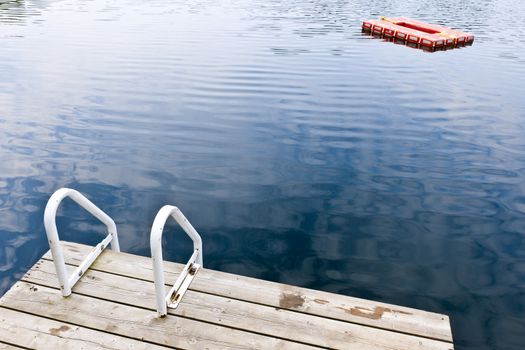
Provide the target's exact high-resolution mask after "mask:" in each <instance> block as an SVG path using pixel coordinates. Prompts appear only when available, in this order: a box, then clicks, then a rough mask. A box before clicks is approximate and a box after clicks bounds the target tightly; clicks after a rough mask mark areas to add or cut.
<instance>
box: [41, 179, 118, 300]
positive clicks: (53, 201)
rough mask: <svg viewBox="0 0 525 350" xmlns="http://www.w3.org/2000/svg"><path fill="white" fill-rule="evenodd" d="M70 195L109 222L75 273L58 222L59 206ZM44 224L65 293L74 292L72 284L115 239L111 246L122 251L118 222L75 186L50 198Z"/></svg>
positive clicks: (82, 205)
mask: <svg viewBox="0 0 525 350" xmlns="http://www.w3.org/2000/svg"><path fill="white" fill-rule="evenodd" d="M66 197H69V198H71V199H72V200H73V201H75V202H76V203H77V204H78V205H80V206H81V207H82V208H84V209H86V210H87V211H88V212H89V213H90V214H92V215H93V216H94V217H96V218H97V219H98V220H100V221H101V222H102V223H103V224H104V225H106V227H107V230H108V235H107V236H106V238H104V239H103V240H102V242H100V243H99V244H97V245H96V246H95V249H93V250H92V251H91V252H90V253H89V254H88V256H87V257H86V258H85V259H84V261H82V262H81V263H80V265H79V266H78V267H77V269H76V270H75V271H74V272H73V274H72V275H71V276H69V277H68V276H67V271H66V263H65V262H64V254H63V253H62V247H61V246H60V238H59V237H58V230H57V225H56V214H57V209H58V207H59V205H60V203H62V200H63V199H64V198H66ZM44 227H45V229H46V235H47V240H48V242H49V248H50V249H51V255H53V263H54V264H55V270H56V272H57V277H58V282H59V284H60V290H61V291H62V295H63V296H65V297H67V296H68V295H70V294H71V288H73V286H74V285H75V283H77V282H78V280H79V279H80V277H82V275H83V274H84V273H85V272H86V270H87V269H88V268H89V267H90V266H91V264H93V262H94V261H95V259H96V258H97V257H98V256H99V255H100V253H102V251H103V250H104V249H105V248H106V247H107V246H108V244H110V243H111V249H113V250H114V251H116V252H119V251H120V246H119V243H118V234H117V226H116V225H115V221H113V219H112V218H110V217H109V216H108V215H107V214H106V213H104V212H103V211H102V210H100V209H99V208H98V207H97V206H96V205H95V204H93V203H92V202H91V201H90V200H89V199H87V198H86V197H84V196H83V195H82V194H81V193H80V192H78V191H75V190H72V189H70V188H61V189H59V190H58V191H56V192H55V193H53V195H52V196H51V198H49V200H48V201H47V205H46V209H45V211H44Z"/></svg>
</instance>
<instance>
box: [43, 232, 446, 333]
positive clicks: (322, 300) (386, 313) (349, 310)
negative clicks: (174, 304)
mask: <svg viewBox="0 0 525 350" xmlns="http://www.w3.org/2000/svg"><path fill="white" fill-rule="evenodd" d="M63 247H64V256H65V259H66V262H68V263H70V264H73V265H78V263H79V262H80V261H81V260H82V259H83V258H84V256H85V255H86V254H87V253H88V252H89V251H90V250H91V249H92V247H90V246H86V245H81V244H77V243H71V242H63ZM43 258H44V259H51V254H50V253H49V252H47V253H46V254H45V255H44V257H43ZM164 268H165V275H166V281H167V282H168V283H172V281H175V279H176V278H177V276H178V273H179V272H180V271H181V270H182V268H183V265H182V264H177V263H173V262H165V265H164ZM91 269H92V270H98V271H103V272H108V273H114V274H119V275H124V276H129V277H132V278H139V279H144V280H148V281H151V280H152V278H153V272H152V266H151V260H150V259H149V258H144V257H140V256H137V255H131V254H126V253H118V254H117V253H114V252H113V251H110V250H107V251H105V252H104V253H103V254H101V256H100V257H99V258H98V259H97V260H96V261H95V263H94V264H93V265H92V266H91ZM190 288H191V289H192V290H195V291H200V292H205V293H209V294H215V295H220V296H224V297H228V298H232V299H238V300H245V301H249V302H253V303H258V304H263V305H268V306H272V307H277V308H282V309H288V310H293V311H298V312H302V313H307V314H312V315H317V316H323V317H327V318H333V319H337V320H342V321H347V322H352V323H357V324H363V325H368V326H373V327H377V328H382V329H386V330H392V331H396V332H403V333H407V334H414V335H418V336H423V337H428V338H432V339H438V340H444V341H448V342H452V333H451V329H450V322H449V318H448V316H446V315H441V314H436V313H432V312H427V311H422V310H416V309H411V308H407V307H402V306H396V305H391V304H386V303H380V302H374V301H369V300H364V299H359V298H353V297H348V296H342V295H337V294H333V293H327V292H321V291H315V290H311V289H305V288H299V287H294V286H290V285H284V284H279V283H274V282H269V281H263V280H259V279H254V278H249V277H244V276H239V275H233V274H229V273H224V272H219V271H214V270H209V269H202V270H201V271H199V273H198V276H197V278H195V280H194V281H193V283H192V285H191V287H190Z"/></svg>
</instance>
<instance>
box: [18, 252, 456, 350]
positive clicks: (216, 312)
mask: <svg viewBox="0 0 525 350" xmlns="http://www.w3.org/2000/svg"><path fill="white" fill-rule="evenodd" d="M68 269H69V270H70V272H72V271H73V270H74V266H68ZM23 280H24V281H26V282H30V283H36V284H39V285H42V286H47V287H52V288H57V289H58V285H57V282H56V278H55V274H54V266H53V264H52V262H51V261H46V260H41V261H40V262H38V263H37V264H36V265H35V266H34V267H33V268H32V269H31V270H30V271H29V272H28V273H27V274H26V276H24V277H23ZM82 281H83V282H82V283H80V282H79V283H78V284H77V286H76V287H75V290H74V292H75V293H78V294H82V295H86V296H90V297H96V298H101V299H104V300H108V301H115V300H118V302H119V303H123V304H126V305H131V306H135V307H141V308H144V309H148V310H151V311H153V310H154V306H155V295H154V288H153V284H152V283H151V282H147V281H143V280H137V279H132V278H129V277H123V276H119V275H112V274H109V273H105V272H101V271H95V270H88V271H87V272H86V274H85V275H84V277H83V279H82ZM166 288H168V287H166ZM169 313H170V314H171V315H176V316H179V317H187V318H191V319H194V320H198V321H203V322H207V323H213V324H216V325H222V326H225V327H231V328H235V329H240V330H244V331H249V332H252V333H258V334H262V335H266V336H272V337H276V338H282V339H287V340H291V341H295V342H302V343H306V344H310V345H314V346H319V347H328V348H333V349H347V348H348V347H349V343H352V342H357V343H360V344H362V345H363V346H364V345H368V346H372V345H374V346H376V345H377V346H381V347H380V348H381V349H383V348H385V347H386V346H389V347H391V348H393V349H421V348H429V349H430V348H436V349H438V348H439V349H449V347H448V344H446V343H443V344H442V343H441V342H437V341H433V340H429V339H423V338H419V337H414V336H409V335H405V334H400V333H395V332H390V331H385V330H381V329H375V328H370V327H365V326H360V325H355V324H352V323H346V322H342V321H336V320H332V319H325V318H322V317H317V316H313V315H309V314H301V313H297V312H291V311H288V310H283V309H275V308H273V307H268V306H264V305H260V304H252V303H249V302H245V301H239V300H235V299H228V298H225V297H219V296H216V295H210V294H206V293H200V292H195V291H188V293H187V294H186V296H185V297H184V299H183V300H182V302H181V304H180V305H179V307H178V308H177V309H175V310H173V309H169ZM435 344H438V345H437V346H436V345H435ZM421 345H424V347H421Z"/></svg>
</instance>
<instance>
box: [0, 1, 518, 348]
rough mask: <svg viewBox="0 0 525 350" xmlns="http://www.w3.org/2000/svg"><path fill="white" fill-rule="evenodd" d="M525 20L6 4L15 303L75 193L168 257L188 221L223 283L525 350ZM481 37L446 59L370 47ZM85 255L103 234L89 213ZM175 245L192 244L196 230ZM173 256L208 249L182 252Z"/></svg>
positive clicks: (9, 277)
mask: <svg viewBox="0 0 525 350" xmlns="http://www.w3.org/2000/svg"><path fill="white" fill-rule="evenodd" d="M524 14H525V3H524V2H522V1H513V0H500V1H488V0H472V1H456V2H452V1H449V2H447V1H439V0H427V1H416V0H408V1H407V0H404V1H401V0H390V1H382V2H377V3H374V2H371V1H357V0H356V1H329V0H325V1H322V0H318V1H308V0H291V1H272V0H216V1H211V0H189V1H167V0H150V1H143V0H141V1H139V0H114V1H113V0H112V1H109V0H107V1H105V0H92V1H83V0H57V1H47V0H41V1H7V2H6V1H0V293H3V292H5V291H6V290H7V289H8V288H9V287H10V286H11V285H12V284H13V283H14V282H15V281H16V280H17V279H18V278H20V277H21V276H22V275H23V273H24V272H25V271H26V270H27V269H28V268H29V267H30V266H31V265H32V264H33V263H35V262H36V261H37V259H38V258H39V257H40V256H41V255H42V254H43V253H44V252H45V251H46V250H47V249H48V246H47V243H46V240H45V234H44V229H43V224H42V215H43V209H44V206H45V203H46V201H47V199H48V198H49V196H50V195H51V193H52V192H53V191H54V190H56V189H58V188H59V187H62V186H68V187H73V188H76V189H78V190H79V191H81V192H83V193H84V194H85V195H86V196H88V197H89V198H91V199H92V200H93V201H94V202H95V203H96V204H98V205H99V206H100V207H101V208H102V209H103V210H105V211H106V212H107V213H108V214H109V215H111V216H112V217H113V218H114V219H115V221H116V222H117V225H118V227H119V235H120V242H121V248H122V250H123V251H126V252H131V253H136V254H141V255H149V239H148V237H149V229H150V225H151V223H152V221H153V218H154V216H155V213H156V211H157V210H158V209H159V208H160V207H161V206H162V205H164V204H175V205H177V206H179V207H180V208H181V209H182V211H183V212H184V213H185V214H186V216H187V217H188V218H189V220H190V221H191V222H192V223H193V225H194V226H195V227H196V228H197V230H198V231H199V232H200V233H201V235H202V236H203V240H204V259H205V266H206V267H209V268H212V269H219V270H223V271H229V272H233V273H238V274H242V275H248V276H253V277H257V278H262V279H267V280H272V281H278V282H284V283H290V284H294V285H299V286H304V287H309V288H316V289H321V290H325V291H330V292H336V293H341V294H345V295H352V296H358V297H364V298H370V299H375V300H380V301H384V302H389V303H395V304H401V305H406V306H409V307H415V308H421V309H425V310H429V311H434V312H439V313H446V314H448V315H450V317H451V323H452V330H453V335H454V338H455V343H456V349H460V350H466V349H469V350H474V349H476V350H483V349H506V350H514V349H515V350H521V349H523V348H525V98H524V93H525V24H524V23H525V17H524ZM379 15H387V16H399V15H404V16H408V17H414V18H418V19H421V20H426V21H429V22H434V23H440V24H444V25H447V26H450V27H453V28H458V29H461V30H465V31H468V32H471V33H472V34H474V35H475V37H476V39H475V42H474V45H473V46H471V47H467V48H462V49H457V50H450V51H446V52H436V53H426V52H423V51H421V50H416V49H411V48H408V47H404V46H401V45H395V44H392V43H387V42H383V41H381V40H380V39H373V38H371V37H369V36H366V35H362V34H361V30H360V25H361V20H362V19H366V18H376V17H378V16H379ZM58 223H59V230H60V233H61V236H62V237H63V238H64V239H66V240H73V241H76V242H82V243H88V244H94V243H96V242H97V241H98V240H100V239H101V237H102V232H103V229H102V227H101V226H100V225H99V224H98V223H97V222H95V221H93V220H92V219H91V218H90V217H89V216H88V215H87V214H86V213H84V212H83V211H82V210H80V209H78V208H77V207H76V206H75V205H73V204H71V203H64V205H63V210H61V211H60V217H59V219H58ZM169 229H170V230H171V231H175V230H176V228H175V225H170V226H169ZM165 236H166V243H165V247H166V248H165V259H167V260H176V261H183V260H185V259H187V257H188V255H189V254H190V251H191V244H190V242H189V240H188V239H187V238H185V237H183V235H182V234H180V233H179V234H165Z"/></svg>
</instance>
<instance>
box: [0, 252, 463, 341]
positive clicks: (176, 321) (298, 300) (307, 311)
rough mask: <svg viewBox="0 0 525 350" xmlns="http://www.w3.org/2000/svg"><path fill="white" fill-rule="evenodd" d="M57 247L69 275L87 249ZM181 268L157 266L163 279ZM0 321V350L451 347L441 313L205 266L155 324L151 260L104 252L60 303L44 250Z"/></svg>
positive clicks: (0, 307)
mask: <svg viewBox="0 0 525 350" xmlns="http://www.w3.org/2000/svg"><path fill="white" fill-rule="evenodd" d="M63 246H64V258H65V261H66V264H67V268H68V269H69V271H73V270H74V268H75V267H76V266H77V265H78V264H79V263H80V262H81V261H82V259H83V258H84V257H85V255H86V254H87V253H88V252H90V251H91V250H92V247H89V246H85V245H81V244H76V243H69V242H63ZM183 267H184V265H182V264H176V263H165V277H166V281H173V280H175V279H176V277H177V275H178V273H179V272H180V271H181V270H182V269H183ZM166 288H168V287H166ZM0 319H1V320H2V322H1V324H0V348H3V347H2V343H5V344H11V345H14V347H13V348H15V349H16V348H17V347H16V346H19V347H29V348H37V349H44V348H49V349H57V348H64V349H66V348H67V349H80V348H86V349H87V348H90V349H91V348H108V349H130V348H133V349H161V348H163V349H166V348H178V349H317V348H332V349H356V350H357V349H375V350H381V349H390V350H394V349H398V350H410V349H443V350H448V349H452V348H453V344H452V335H451V330H450V325H449V320H448V317H447V316H444V315H439V314H434V313H430V312H426V311H420V310H415V309H410V308H406V307H401V306H395V305H389V304H383V303H378V302H372V301H368V300H363V299H357V298H352V297H346V296H341V295H336V294H331V293H326V292H319V291H315V290H309V289H304V288H298V287H293V286H289V285H283V284H279V283H273V282H267V281H263V280H258V279H253V278H248V277H243V276H238V275H233V274H228V273H223V272H218V271H213V270H209V269H201V270H200V271H199V273H198V275H197V277H196V278H195V280H194V281H193V283H192V285H191V287H190V290H189V291H188V292H187V293H186V295H185V297H184V299H183V300H182V302H181V303H180V305H179V306H178V308H176V309H169V314H168V316H167V317H164V318H157V317H156V310H155V288H154V285H153V271H152V263H151V259H150V258H146V257H141V256H137V255H131V254H126V253H117V252H114V251H111V250H104V251H103V252H102V253H101V255H100V256H99V257H98V259H97V260H96V261H95V262H94V263H93V265H92V266H91V267H90V268H89V270H87V272H86V273H85V275H84V276H83V278H81V279H80V280H79V281H78V283H77V284H76V285H75V286H74V287H73V293H72V294H71V295H70V296H68V297H66V298H64V297H62V296H61V293H60V290H59V288H58V283H57V278H56V274H55V269H54V265H53V262H52V257H51V254H50V253H49V252H48V253H46V254H45V255H44V256H43V257H42V259H40V260H39V261H38V262H37V263H36V264H35V265H34V266H33V267H32V268H31V270H30V271H28V272H27V274H26V275H25V276H23V277H22V279H21V281H19V282H18V283H16V284H15V285H14V286H13V287H12V288H11V289H10V290H9V291H8V292H7V293H6V294H5V295H4V296H3V297H2V299H1V302H0ZM5 348H10V347H9V346H8V345H6V346H5Z"/></svg>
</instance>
